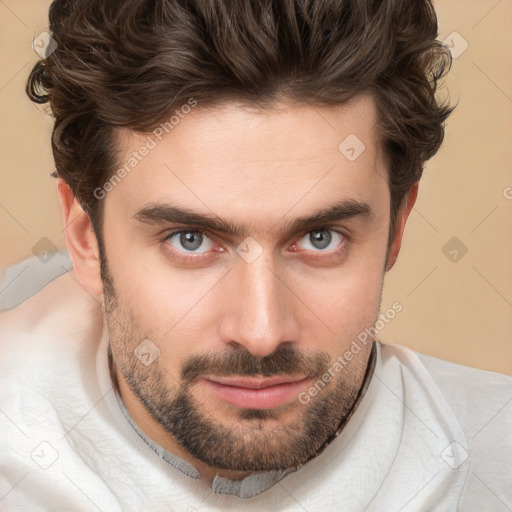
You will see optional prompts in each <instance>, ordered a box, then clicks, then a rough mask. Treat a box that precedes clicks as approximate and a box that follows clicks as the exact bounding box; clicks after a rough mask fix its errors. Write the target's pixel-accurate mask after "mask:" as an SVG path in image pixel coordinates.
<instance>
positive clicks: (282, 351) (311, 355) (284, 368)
mask: <svg viewBox="0 0 512 512" xmlns="http://www.w3.org/2000/svg"><path fill="white" fill-rule="evenodd" d="M329 362H330V358H329V356H328V354H327V353H326V352H321V351H315V352H304V351H299V350H298V349H296V348H294V347H291V346H280V347H278V348H277V349H276V350H274V351H273V352H272V353H271V354H269V355H266V356H255V355H253V354H251V353H250V352H248V351H241V350H226V351H221V352H217V353H213V354H212V353H206V354H198V355H194V356H192V357H190V358H189V359H188V360H187V361H186V363H185V364H184V365H183V368H182V370H181V379H182V381H183V382H188V383H190V384H192V383H194V382H195V381H197V380H198V379H199V378H200V377H202V376H205V375H216V376H223V377H227V376H235V375H237V376H264V377H272V376H275V375H283V374H287V375H306V376H307V377H319V376H320V375H322V374H324V373H325V372H326V371H327V369H328V368H329Z"/></svg>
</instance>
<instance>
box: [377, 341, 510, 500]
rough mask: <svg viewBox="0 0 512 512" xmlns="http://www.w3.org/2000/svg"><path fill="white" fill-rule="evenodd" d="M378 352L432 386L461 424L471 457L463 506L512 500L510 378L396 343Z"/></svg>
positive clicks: (433, 393)
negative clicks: (394, 360)
mask: <svg viewBox="0 0 512 512" xmlns="http://www.w3.org/2000/svg"><path fill="white" fill-rule="evenodd" d="M383 353H384V354H387V357H389V358H395V357H396V358H399V359H400V361H401V364H402V366H403V367H405V368H408V369H409V370H410V371H412V373H414V374H415V375H416V376H417V378H418V380H422V381H423V385H424V386H430V387H431V389H432V396H434V395H436V394H437V395H438V396H442V397H443V398H444V400H445V402H446V403H447V404H448V406H449V407H450V409H451V410H452V411H453V415H454V417H455V418H456V419H457V421H458V423H459V425H460V426H461V428H462V430H463V432H464V435H465V437H466V439H467V442H468V446H469V450H470V460H471V470H470V472H469V476H468V481H467V482H466V491H465V494H464V496H465V497H466V496H467V498H465V499H466V501H465V502H464V504H465V506H466V505H467V506H468V507H469V508H463V509H464V510H474V508H471V507H472V506H473V505H475V503H476V502H474V501H473V500H474V499H476V498H475V496H485V497H486V498H485V499H486V500H495V499H496V496H499V497H500V499H501V500H502V501H503V500H511V501H512V474H511V472H510V469H511V468H512V377H510V376H508V375H504V374H500V373H496V372H491V371H486V370H481V369H477V368H471V367H468V366H464V365H460V364H456V363H452V362H449V361H444V360H442V359H438V358H435V357H432V356H428V355H425V354H421V353H417V352H414V351H412V350H410V349H407V348H405V347H402V346H399V345H384V348H383ZM479 499H480V498H479ZM482 499H483V498H482ZM477 501H478V500H477ZM484 501H485V500H484ZM466 502H467V503H466ZM461 503H462V502H461ZM478 503H480V502H478ZM477 508H478V507H477Z"/></svg>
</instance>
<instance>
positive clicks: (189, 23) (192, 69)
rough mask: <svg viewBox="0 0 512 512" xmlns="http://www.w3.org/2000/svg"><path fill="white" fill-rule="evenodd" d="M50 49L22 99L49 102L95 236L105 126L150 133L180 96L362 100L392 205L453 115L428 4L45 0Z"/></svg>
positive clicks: (63, 160) (68, 173)
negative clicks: (372, 120)
mask: <svg viewBox="0 0 512 512" xmlns="http://www.w3.org/2000/svg"><path fill="white" fill-rule="evenodd" d="M49 20H50V24H49V27H50V33H51V36H52V37H53V38H54V39H55V41H56V43H57V48H56V49H55V51H53V53H51V54H50V55H49V56H47V57H46V58H45V59H42V60H40V61H39V62H37V64H35V66H34V67H33V69H32V71H31V73H30V76H29V79H28V82H27V87H26V90H27V94H28V96H29V97H30V99H31V100H32V101H34V102H36V103H46V102H49V105H50V111H51V114H52V115H53V117H54V119H55V123H54V128H53V133H52V151H53V155H54V159H55V167H56V172H55V173H54V175H58V176H60V177H62V178H63V179H64V180H65V181H66V182H67V183H68V184H69V186H70V187H71V190H72V191H73V193H74V195H75V197H76V198H77V199H78V201H79V202H80V204H81V205H82V207H83V208H84V210H85V211H86V212H87V214H88V215H89V217H90V218H91V221H92V223H93V225H94V227H95V230H96V233H97V234H98V233H100V232H101V220H102V208H101V202H100V201H99V200H98V199H97V198H96V197H95V196H94V193H93V191H94V190H95V189H96V188H98V187H102V186H103V184H104V183H105V182H106V181H107V180H108V179H109V177H110V176H111V175H112V174H113V173H114V171H115V169H116V164H117V158H116V139H115V136H114V135H115V133H114V130H115V128H116V127H126V128H129V129H131V130H134V131H139V132H143V133H144V132H149V131H151V130H152V129H154V128H155V127H156V126H158V125H159V124H160V123H162V122H163V121H164V120H165V119H167V118H168V117H169V113H171V112H173V111H174V110H175V109H176V108H179V107H180V106H181V105H182V104H184V103H186V102H187V100H188V99H189V98H191V97H193V98H195V99H196V100H197V102H198V104H199V105H202V106H212V105H215V104H217V103H221V102H224V101H241V102H246V103H249V104H252V105H254V106H261V107H262V108H265V107H269V106H271V105H272V103H273V102H274V101H276V100H279V99H283V98H284V99H289V100H292V101H298V102H302V103H307V104H315V105H335V104H341V103H345V102H347V101H349V100H351V99H353V98H355V97H356V96H358V95H360V94H362V93H367V92H369V93H371V94H372V95H373V97H374V99H375V101H376V105H377V111H378V127H379V130H378V133H379V137H380V141H379V142H380V144H381V149H382V150H383V155H384V157H385V160H386V168H387V171H388V183H389V189H390V196H391V223H390V224H391V225H390V240H391V236H392V234H393V231H394V228H393V227H394V220H395V217H396V214H397V212H398V210H399V207H400V205H401V203H402V200H403V198H404V197H405V194H406V193H407V192H408V191H409V190H410V187H411V186H412V185H413V184H414V183H415V182H416V181H417V180H419V179H420V177H421V175H422V172H423V167H424V163H425V162H426V161H427V160H428V159H429V158H431V157H432V156H433V155H434V154H435V153H436V152H437V151H438V149H439V147H440V145H441V143H442V140H443V137H444V122H445V120H446V119H447V117H448V116H449V115H450V113H451V111H452V110H453V107H450V106H449V105H448V104H444V103H442V102H440V101H438V100H437V98H436V90H437V88H438V84H439V80H440V79H441V78H442V77H443V76H444V75H445V73H446V72H447V71H448V70H449V68H450V66H451V55H450V53H449V51H448V50H447V48H446V47H445V46H444V45H443V44H442V43H441V42H439V41H438V40H436V37H437V29H438V27H437V17H436V13H435V10H434V7H433V5H432V3H431V0H257V1H255V0H108V1H105V0H55V1H54V2H53V3H52V5H51V7H50V12H49Z"/></svg>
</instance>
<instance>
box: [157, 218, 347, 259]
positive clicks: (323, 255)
mask: <svg viewBox="0 0 512 512" xmlns="http://www.w3.org/2000/svg"><path fill="white" fill-rule="evenodd" d="M336 228H337V226H321V227H318V228H315V229H310V230H309V231H305V232H304V233H302V234H301V235H299V236H298V237H297V238H295V239H294V242H293V244H292V245H295V243H297V242H298V241H299V240H300V239H301V238H303V237H304V235H307V234H308V233H313V232H314V231H332V232H334V233H337V234H338V235H340V236H341V237H342V239H343V240H342V241H341V242H340V244H339V246H338V247H337V248H336V249H333V250H331V251H325V252H323V251H313V254H312V255H309V256H308V258H309V259H310V260H313V261H324V262H326V261H329V259H331V258H335V257H339V256H341V255H342V254H344V253H345V252H346V251H347V249H348V244H349V238H348V236H347V235H346V234H345V233H343V232H341V231H339V229H336ZM190 232H197V233H201V234H203V235H205V236H206V237H208V238H209V239H210V240H212V241H214V240H213V238H212V237H211V236H209V235H208V233H207V232H206V231H203V230H201V229H196V228H188V229H183V228H181V229H176V230H174V231H171V232H169V233H167V234H166V235H165V236H164V237H163V239H162V240H161V242H162V243H163V245H165V246H166V247H167V248H168V249H167V250H169V251H171V252H172V254H173V255H174V257H176V258H178V259H180V260H181V261H184V262H190V261H203V260H205V259H206V258H208V257H210V256H211V254H208V253H198V254H195V255H194V254H188V255H186V256H184V255H183V254H179V255H177V251H176V250H175V249H173V248H171V246H170V244H168V243H167V241H168V240H169V239H170V238H171V237H173V236H174V235H176V234H178V233H190ZM315 252H317V253H318V254H314V253H315Z"/></svg>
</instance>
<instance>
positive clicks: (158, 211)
mask: <svg viewBox="0 0 512 512" xmlns="http://www.w3.org/2000/svg"><path fill="white" fill-rule="evenodd" d="M372 216H373V211H372V209H371V207H370V205H369V204H368V203H365V202H362V201H359V200H355V199H344V200H342V201H339V202H336V203H334V204H331V205H330V206H327V207H326V208H322V209H320V210H316V211H315V212H313V213H312V214H311V215H307V216H303V217H297V218H295V219H293V220H291V221H288V222H286V223H285V224H284V226H283V228H282V231H283V232H284V233H295V232H298V231H302V230H303V229H306V228H308V227H319V226H320V225H322V224H329V223H331V222H335V221H339V220H346V219H352V218H356V217H357V218H370V217H372ZM132 218H134V219H135V220H137V221H139V222H142V223H145V224H151V225H159V224H171V223H177V224H185V225H190V226H191V225H193V226H195V227H198V228H204V229H209V230H211V231H218V232H220V233H225V234H228V235H233V236H240V237H242V236H248V230H247V228H246V227H244V226H243V225H242V224H235V223H232V222H230V221H228V220H225V219H222V218H220V217H218V216H217V215H215V214H213V213H208V214H205V213H199V212H195V211H193V210H190V209H188V208H183V207H179V206H175V205H171V204H162V203H149V204H147V205H145V206H144V207H143V208H142V209H141V210H139V211H138V212H137V213H135V214H134V215H133V216H132Z"/></svg>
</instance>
